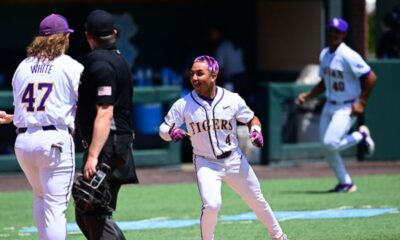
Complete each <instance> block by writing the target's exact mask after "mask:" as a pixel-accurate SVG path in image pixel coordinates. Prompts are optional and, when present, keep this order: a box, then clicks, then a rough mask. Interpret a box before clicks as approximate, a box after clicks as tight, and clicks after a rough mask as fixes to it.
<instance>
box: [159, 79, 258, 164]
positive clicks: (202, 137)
mask: <svg viewBox="0 0 400 240" xmlns="http://www.w3.org/2000/svg"><path fill="white" fill-rule="evenodd" d="M253 117H254V112H253V111H252V110H251V109H250V108H249V107H248V106H247V105H246V103H245V101H244V100H243V99H242V98H241V97H240V96H239V95H238V94H237V93H233V92H230V91H228V90H226V89H224V88H221V87H217V94H216V96H215V98H214V100H213V101H212V103H211V105H210V104H209V103H208V102H207V101H206V100H204V99H202V98H201V97H199V96H198V95H197V93H196V92H195V91H194V90H193V91H192V92H191V93H189V94H187V95H186V96H185V97H183V98H181V99H179V100H178V101H176V102H175V103H174V104H173V106H172V107H171V109H170V110H169V112H168V114H167V116H166V117H165V119H164V121H165V123H166V124H167V125H169V126H175V127H180V126H181V125H182V124H183V123H185V124H186V128H187V131H188V132H189V134H190V135H191V137H190V140H191V142H192V146H193V153H194V154H195V155H199V156H204V157H207V158H210V159H216V158H217V156H219V155H221V154H223V153H224V152H228V151H231V150H234V149H236V148H237V147H238V146H239V143H238V139H237V132H236V128H237V121H239V122H242V123H248V122H250V121H251V120H252V119H253Z"/></svg>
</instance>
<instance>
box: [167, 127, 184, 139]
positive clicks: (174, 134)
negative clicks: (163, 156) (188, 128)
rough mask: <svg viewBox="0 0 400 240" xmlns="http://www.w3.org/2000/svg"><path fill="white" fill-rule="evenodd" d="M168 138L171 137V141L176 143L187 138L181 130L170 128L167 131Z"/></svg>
mask: <svg viewBox="0 0 400 240" xmlns="http://www.w3.org/2000/svg"><path fill="white" fill-rule="evenodd" d="M169 136H170V137H171V139H172V141H174V142H177V141H179V140H181V139H182V138H184V137H186V136H187V133H186V132H185V131H183V130H182V129H181V128H172V129H171V130H170V131H169Z"/></svg>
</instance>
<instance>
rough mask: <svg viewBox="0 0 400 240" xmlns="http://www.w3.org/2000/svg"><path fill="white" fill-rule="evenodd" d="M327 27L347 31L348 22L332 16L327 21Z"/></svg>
mask: <svg viewBox="0 0 400 240" xmlns="http://www.w3.org/2000/svg"><path fill="white" fill-rule="evenodd" d="M328 28H336V29H337V30H339V31H341V32H347V29H348V28H349V24H348V23H347V22H346V21H345V20H344V19H342V18H336V17H335V18H332V19H331V20H330V21H329V23H328Z"/></svg>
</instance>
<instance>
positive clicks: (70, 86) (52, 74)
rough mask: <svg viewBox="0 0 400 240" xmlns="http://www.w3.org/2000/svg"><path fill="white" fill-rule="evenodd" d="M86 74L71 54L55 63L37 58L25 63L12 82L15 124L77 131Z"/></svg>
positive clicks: (21, 65)
mask: <svg viewBox="0 0 400 240" xmlns="http://www.w3.org/2000/svg"><path fill="white" fill-rule="evenodd" d="M82 71H83V66H82V64H80V63H79V62H77V61H76V60H74V59H72V58H71V57H70V56H68V55H61V56H59V57H57V58H56V59H54V60H53V61H48V60H44V61H42V60H38V59H37V58H33V57H29V58H26V59H25V60H24V61H22V62H21V63H20V64H19V66H18V68H17V70H16V71H15V74H14V77H13V80H12V86H13V95H14V107H15V110H14V125H15V126H16V127H18V128H24V127H35V126H47V125H61V126H68V127H69V128H71V129H73V128H74V119H75V113H76V101H77V96H78V86H79V79H80V74H81V73H82Z"/></svg>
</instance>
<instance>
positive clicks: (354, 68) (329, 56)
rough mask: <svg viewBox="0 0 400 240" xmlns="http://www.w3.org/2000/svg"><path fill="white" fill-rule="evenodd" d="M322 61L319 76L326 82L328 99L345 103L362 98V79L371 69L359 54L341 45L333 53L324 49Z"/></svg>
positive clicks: (343, 44)
mask: <svg viewBox="0 0 400 240" xmlns="http://www.w3.org/2000/svg"><path fill="white" fill-rule="evenodd" d="M320 61H321V64H320V70H319V76H320V77H321V78H323V79H324V81H325V82H324V83H325V87H326V97H327V99H329V100H332V101H337V102H343V101H347V100H355V99H357V98H358V97H359V96H360V94H361V85H360V78H361V77H362V76H365V75H366V74H368V73H369V72H370V71H371V68H370V67H369V66H368V64H367V63H366V62H365V61H364V59H363V58H362V57H361V56H360V55H359V54H358V53H357V52H355V51H354V50H352V49H351V48H349V47H348V46H347V45H346V44H345V43H341V44H340V45H339V47H338V48H337V49H336V51H335V52H333V53H331V52H330V51H329V48H325V49H323V50H322V52H321V56H320Z"/></svg>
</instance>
